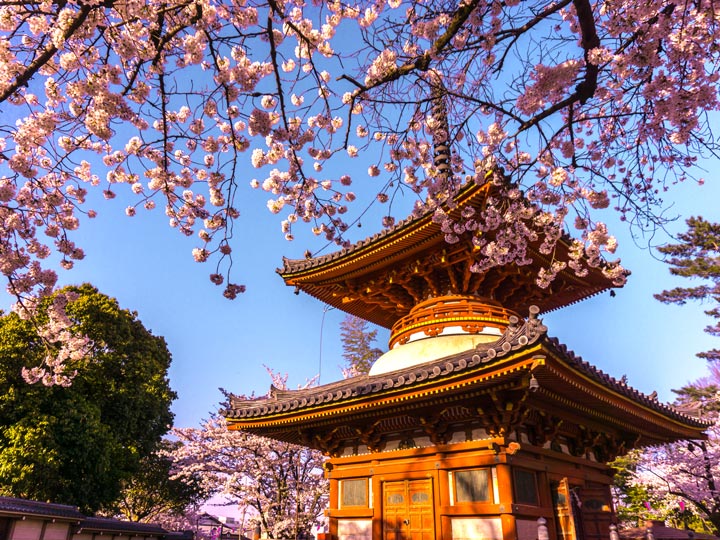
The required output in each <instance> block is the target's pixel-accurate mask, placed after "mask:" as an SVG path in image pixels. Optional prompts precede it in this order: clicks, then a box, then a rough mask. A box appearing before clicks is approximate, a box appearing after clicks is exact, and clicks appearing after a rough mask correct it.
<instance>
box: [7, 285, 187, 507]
mask: <svg viewBox="0 0 720 540" xmlns="http://www.w3.org/2000/svg"><path fill="white" fill-rule="evenodd" d="M58 294H60V295H66V296H67V297H68V298H70V301H69V302H68V303H67V306H66V308H65V309H66V313H67V314H68V316H69V317H70V318H71V319H72V322H73V323H74V324H75V325H76V326H75V328H77V332H81V333H82V334H84V335H85V336H87V338H89V340H90V342H89V343H88V347H87V348H86V350H85V351H84V356H83V358H78V359H75V360H73V362H72V363H71V364H70V367H71V368H72V369H74V370H77V375H76V376H75V378H74V380H73V383H72V385H70V386H67V387H65V386H60V385H51V386H44V385H42V384H28V383H27V382H26V381H25V380H24V379H23V375H22V368H23V367H25V366H37V365H41V364H42V361H43V359H44V358H45V355H46V354H47V351H48V347H52V346H54V345H55V344H53V343H49V344H48V343H47V340H46V339H45V338H44V336H43V335H41V334H42V332H38V328H42V325H43V323H44V322H46V321H43V320H42V318H43V316H46V317H48V315H47V313H48V311H49V310H50V306H52V303H53V301H54V300H55V299H56V297H57V295H58ZM39 313H40V315H39V316H38V318H36V319H34V320H23V319H21V318H20V317H18V315H16V314H15V313H11V314H8V315H4V316H2V317H0V494H2V495H11V496H17V497H27V498H31V499H37V500H45V501H53V502H57V503H65V504H73V505H77V506H79V507H80V508H81V510H82V511H84V512H94V511H96V510H98V509H99V508H100V507H102V506H107V505H110V504H111V503H113V502H114V501H115V500H116V499H117V498H118V496H119V495H120V492H121V488H122V486H123V483H125V482H128V481H130V479H131V478H132V477H133V475H134V474H135V473H136V472H137V471H138V470H139V468H140V465H141V463H142V460H143V459H144V458H146V457H147V456H149V455H151V454H152V453H153V452H154V451H155V449H156V448H157V445H158V443H159V441H160V440H161V438H162V436H163V435H164V434H165V433H167V431H168V430H169V428H170V426H171V425H172V419H173V415H172V413H171V412H170V405H171V403H172V401H173V400H174V399H175V397H176V395H175V393H174V392H173V391H172V390H171V388H170V386H169V382H168V379H167V371H168V368H169V366H170V362H171V356H170V353H169V352H168V350H167V346H166V344H165V341H164V339H162V338H161V337H157V336H153V335H152V334H151V333H150V332H149V331H148V330H146V329H145V328H144V327H143V325H142V323H141V322H140V321H139V320H138V319H137V314H136V313H132V312H130V311H128V310H124V309H121V308H120V307H119V306H118V303H117V301H116V300H115V299H113V298H110V297H108V296H106V295H103V294H101V293H100V292H98V291H97V289H95V288H94V287H92V286H91V285H87V284H86V285H82V286H79V287H67V288H65V289H62V290H61V291H59V292H58V293H56V295H55V296H54V297H50V298H47V299H45V300H44V301H43V305H42V306H41V309H40V310H39Z"/></svg>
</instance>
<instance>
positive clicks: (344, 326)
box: [340, 315, 383, 376]
mask: <svg viewBox="0 0 720 540" xmlns="http://www.w3.org/2000/svg"><path fill="white" fill-rule="evenodd" d="M340 339H341V340H342V344H343V358H344V359H345V369H344V372H345V374H346V375H347V376H353V375H359V374H364V373H368V372H369V371H370V368H371V367H372V365H373V363H374V362H375V360H377V359H378V358H379V357H380V355H381V354H382V353H383V352H382V350H381V349H379V348H378V347H374V346H373V345H374V343H375V340H376V339H377V330H368V322H367V321H365V320H364V319H361V318H360V317H355V316H354V315H347V316H346V317H345V318H344V319H343V321H342V322H341V323H340Z"/></svg>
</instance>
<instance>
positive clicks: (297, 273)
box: [224, 159, 707, 540]
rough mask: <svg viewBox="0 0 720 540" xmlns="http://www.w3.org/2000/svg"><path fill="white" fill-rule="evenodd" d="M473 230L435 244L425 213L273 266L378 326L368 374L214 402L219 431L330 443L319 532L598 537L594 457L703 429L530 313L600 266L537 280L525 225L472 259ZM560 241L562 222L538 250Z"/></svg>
mask: <svg viewBox="0 0 720 540" xmlns="http://www.w3.org/2000/svg"><path fill="white" fill-rule="evenodd" d="M440 163H441V164H442V159H441V160H440ZM490 176H492V175H487V177H490ZM496 187H497V183H496V182H492V181H486V182H484V183H474V182H471V183H469V184H468V185H466V186H465V187H464V188H462V189H461V190H460V191H459V193H458V194H457V195H456V196H455V198H454V204H453V206H452V208H450V207H449V208H448V209H447V213H448V215H450V216H451V217H453V216H458V215H461V214H462V213H463V210H464V209H468V208H472V209H473V210H476V211H477V210H481V209H482V208H483V207H484V205H485V204H487V200H488V197H490V196H491V195H492V194H493V193H492V192H493V190H494V189H496ZM471 236H472V233H465V234H464V235H462V236H461V237H460V238H459V241H457V242H455V243H452V244H450V243H448V242H446V238H445V233H444V232H443V230H442V226H441V224H440V223H438V222H437V221H436V220H434V219H433V211H428V212H427V213H425V214H422V215H415V216H413V217H410V218H408V219H406V220H404V221H402V222H399V223H398V224H396V225H394V226H393V227H391V228H389V229H386V230H384V231H383V232H381V233H379V234H376V235H375V236H372V237H370V238H368V239H366V240H364V241H361V242H358V243H356V244H355V245H353V246H351V247H349V248H346V249H343V250H340V251H338V252H336V253H332V254H330V255H325V256H320V257H315V258H308V259H302V260H288V259H285V260H284V264H283V268H282V269H280V270H278V272H279V273H280V275H281V276H282V278H283V279H284V280H285V283H286V284H287V285H289V286H291V287H294V288H295V290H296V292H298V291H302V292H304V293H307V294H309V295H311V296H314V297H315V298H317V299H318V300H320V301H321V302H323V303H325V304H327V305H330V306H333V307H335V308H338V309H340V310H343V311H345V312H347V313H351V314H353V315H356V316H358V317H361V318H362V319H365V320H367V321H371V322H373V323H375V324H377V325H380V326H382V327H385V328H388V329H390V331H391V334H390V343H389V351H388V352H387V353H385V354H384V355H383V356H381V357H380V358H379V359H378V360H377V361H376V362H375V364H374V365H373V367H372V368H371V370H370V372H369V374H367V375H359V376H355V377H352V378H348V379H345V380H342V381H338V382H334V383H330V384H324V385H321V386H317V387H314V388H307V389H300V390H281V389H277V388H271V391H270V393H269V395H268V396H267V397H264V398H260V399H251V400H247V399H239V398H234V397H233V398H231V399H230V403H229V407H228V409H227V410H226V411H225V413H224V414H225V416H226V418H227V421H228V424H229V426H230V429H239V430H244V431H247V432H250V433H254V434H258V435H262V436H265V437H270V438H273V439H277V440H280V441H286V442H290V443H295V444H299V445H303V446H306V447H310V448H314V449H317V450H320V451H322V452H323V453H324V454H325V455H326V456H327V457H328V460H327V462H326V465H325V474H326V476H327V478H328V479H329V481H330V502H329V509H328V510H327V517H328V520H329V533H328V535H327V538H329V539H332V540H536V539H542V540H546V539H548V540H585V539H587V540H595V539H597V540H600V539H605V540H607V539H608V538H609V534H610V527H611V524H612V523H613V519H614V514H613V507H612V501H611V497H610V486H611V484H612V476H613V472H612V469H611V468H610V467H609V466H608V462H610V461H611V460H613V459H614V458H615V457H617V456H619V455H622V454H624V453H625V452H627V451H628V450H630V449H633V448H637V447H642V446H647V445H655V444H661V443H665V442H669V441H675V440H680V439H697V438H704V434H703V429H704V428H706V427H707V426H706V424H705V423H703V422H702V421H699V420H698V419H695V418H692V417H690V416H687V415H685V414H683V413H682V412H681V411H678V410H676V409H674V408H673V407H671V406H669V405H666V404H663V403H660V402H658V401H657V399H656V398H655V397H654V396H648V395H644V394H642V393H641V392H639V391H637V390H635V389H633V388H631V387H629V386H627V385H626V383H625V382H624V381H623V380H617V379H615V378H613V377H610V376H608V375H606V374H605V373H603V372H602V371H600V370H599V369H597V368H596V367H594V366H593V365H591V364H589V363H587V362H585V361H583V360H582V359H581V358H579V357H578V356H576V355H575V354H573V352H571V351H569V350H568V349H567V348H566V347H565V346H563V345H562V344H561V343H560V342H558V341H557V340H556V339H553V338H550V337H548V335H547V328H546V327H545V326H544V325H543V323H542V320H541V319H540V317H539V316H540V315H541V314H542V313H546V312H548V311H551V310H555V309H559V308H562V307H565V306H568V305H570V304H573V303H575V302H578V301H581V300H583V299H585V298H588V297H590V296H593V295H596V294H598V293H601V292H603V291H607V290H609V289H611V288H612V287H613V286H614V284H613V282H612V281H611V279H610V277H609V276H608V273H607V272H606V271H605V270H606V269H607V268H603V267H590V268H588V271H587V272H586V273H585V275H584V276H582V277H580V276H578V275H577V274H576V273H575V272H574V271H572V270H570V269H569V268H566V269H564V270H562V271H560V272H559V273H558V274H557V276H556V277H555V279H554V281H552V283H551V284H550V286H549V287H547V288H545V289H543V288H540V287H538V286H537V284H536V281H535V280H536V276H537V273H538V270H539V268H543V267H547V266H548V265H549V264H550V263H551V262H552V261H550V260H549V259H548V257H547V256H546V255H544V254H543V253H542V250H541V249H540V245H539V241H538V243H536V244H532V243H531V244H530V245H528V251H529V257H528V258H529V259H531V260H532V262H531V263H530V264H529V265H526V266H517V265H512V264H511V265H505V266H499V267H495V268H491V269H488V270H485V271H482V272H477V271H474V270H477V268H474V267H473V265H474V263H475V261H476V259H477V248H476V247H475V244H474V243H473V242H472V237H471ZM570 249H571V241H570V239H568V238H565V237H563V238H561V239H560V240H559V241H558V244H557V247H556V249H555V251H554V253H553V257H554V259H553V260H556V261H557V260H559V261H566V262H567V261H568V260H569V256H570V255H569V252H570Z"/></svg>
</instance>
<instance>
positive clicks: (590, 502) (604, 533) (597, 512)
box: [578, 486, 613, 540]
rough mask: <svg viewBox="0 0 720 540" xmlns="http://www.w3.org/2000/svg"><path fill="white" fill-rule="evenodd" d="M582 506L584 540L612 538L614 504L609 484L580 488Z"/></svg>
mask: <svg viewBox="0 0 720 540" xmlns="http://www.w3.org/2000/svg"><path fill="white" fill-rule="evenodd" d="M578 494H579V496H580V500H581V501H582V507H581V511H580V515H581V516H582V522H583V526H582V528H583V533H584V537H585V538H584V540H604V539H606V538H610V524H611V523H612V517H613V515H612V506H611V504H610V488H609V486H585V487H584V488H582V489H580V490H578Z"/></svg>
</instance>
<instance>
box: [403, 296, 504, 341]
mask: <svg viewBox="0 0 720 540" xmlns="http://www.w3.org/2000/svg"><path fill="white" fill-rule="evenodd" d="M511 317H517V315H516V314H515V313H514V312H513V311H511V310H509V309H505V308H503V307H502V306H500V305H498V304H496V303H495V302H493V301H492V300H488V299H484V298H478V297H474V296H459V295H458V296H440V297H436V298H431V299H430V300H426V301H424V302H421V303H419V304H418V305H416V306H415V307H414V308H412V310H411V311H410V313H409V314H408V315H406V316H405V317H403V318H402V319H400V320H398V321H397V322H396V323H395V324H394V325H393V327H392V332H391V337H390V348H392V347H393V346H394V345H395V344H396V343H400V344H402V343H406V342H407V341H408V340H409V339H410V337H411V336H412V335H413V334H415V333H417V332H418V331H423V332H424V333H425V335H427V336H428V337H431V336H436V335H438V334H440V333H441V332H442V331H443V330H444V329H445V328H447V327H450V326H460V327H461V328H462V329H463V330H464V331H465V332H467V333H470V334H476V333H479V332H481V331H482V329H483V328H485V327H487V326H490V327H494V328H498V329H500V330H501V331H502V330H504V329H505V328H507V326H508V324H509V322H510V319H511Z"/></svg>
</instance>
